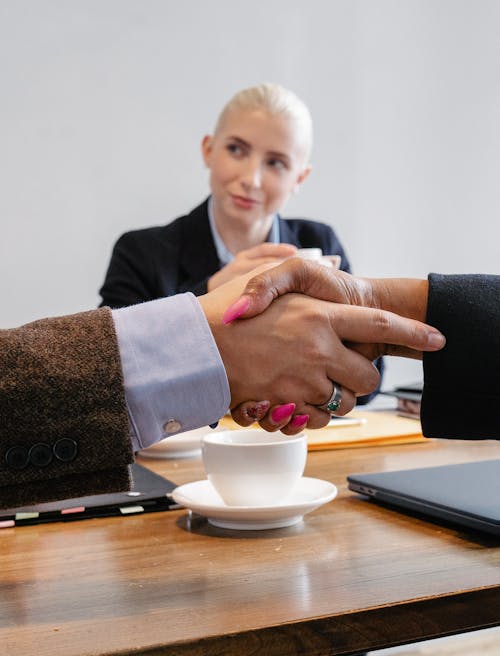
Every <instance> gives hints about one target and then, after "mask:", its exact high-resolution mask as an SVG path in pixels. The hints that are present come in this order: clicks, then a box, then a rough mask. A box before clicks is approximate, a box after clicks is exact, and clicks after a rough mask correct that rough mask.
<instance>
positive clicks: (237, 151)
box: [227, 143, 243, 155]
mask: <svg viewBox="0 0 500 656" xmlns="http://www.w3.org/2000/svg"><path fill="white" fill-rule="evenodd" d="M227 150H228V152H230V153H231V154H232V155H241V154H242V153H243V148H242V147H241V146H240V145H239V144H235V143H233V144H228V145H227Z"/></svg>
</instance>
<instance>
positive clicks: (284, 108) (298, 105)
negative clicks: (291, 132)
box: [215, 83, 313, 161]
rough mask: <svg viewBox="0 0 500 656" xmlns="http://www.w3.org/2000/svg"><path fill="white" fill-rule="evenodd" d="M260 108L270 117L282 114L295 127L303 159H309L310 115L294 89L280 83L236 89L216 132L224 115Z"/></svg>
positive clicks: (220, 121) (219, 122) (311, 129)
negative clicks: (299, 138) (291, 89)
mask: <svg viewBox="0 0 500 656" xmlns="http://www.w3.org/2000/svg"><path fill="white" fill-rule="evenodd" d="M249 109H261V110H264V111H265V112H268V113H269V114H271V116H280V115H281V116H284V117H286V118H288V119H290V120H291V121H292V122H293V123H294V124H295V126H296V128H297V132H298V133H299V135H300V137H301V138H302V141H303V145H304V153H305V159H306V161H309V157H310V155H311V149H312V141H313V127H312V117H311V113H310V112H309V109H308V108H307V106H306V104H305V103H304V102H303V101H302V100H301V99H300V98H299V97H298V96H297V95H295V93H293V91H290V90H289V89H285V87H282V86H280V85H279V84H271V83H264V84H259V85H257V86H255V87H249V88H248V89H242V90H241V91H238V92H237V93H236V94H235V95H234V96H233V97H232V98H231V99H230V100H229V102H228V103H226V105H225V106H224V107H223V109H222V111H221V113H220V114H219V117H218V119H217V123H216V125H215V134H217V132H218V131H219V129H220V128H221V126H222V124H223V123H224V121H225V119H226V117H227V115H228V114H229V113H230V112H232V111H234V110H249Z"/></svg>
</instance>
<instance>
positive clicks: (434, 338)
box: [427, 332, 446, 349]
mask: <svg viewBox="0 0 500 656" xmlns="http://www.w3.org/2000/svg"><path fill="white" fill-rule="evenodd" d="M427 343H428V344H429V346H430V347H432V348H435V349H441V348H443V346H444V345H445V344H446V338H445V336H444V335H442V334H441V333H438V332H436V333H429V336H428V337H427Z"/></svg>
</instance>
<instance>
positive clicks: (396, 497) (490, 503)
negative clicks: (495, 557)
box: [347, 460, 500, 535]
mask: <svg viewBox="0 0 500 656" xmlns="http://www.w3.org/2000/svg"><path fill="white" fill-rule="evenodd" d="M347 481H348V485H349V489H350V490H353V491H354V492H359V493H360V494H364V495H366V496H368V497H370V498H371V499H373V500H375V501H380V502H383V503H387V504H390V505H393V506H398V507H400V508H404V509H409V510H412V511H416V512H418V513H421V514H423V515H429V516H431V517H433V518H437V519H441V520H445V521H447V522H452V523H454V524H459V525H461V526H465V527H467V528H473V529H477V530H480V531H485V532H487V533H493V534H494V535H500V460H481V461H479V462H466V463H462V464H458V465H441V466H437V467H423V468H420V469H409V470H408V469H407V470H403V471H386V472H379V473H369V474H351V475H350V476H348V477H347Z"/></svg>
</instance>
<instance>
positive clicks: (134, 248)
mask: <svg viewBox="0 0 500 656" xmlns="http://www.w3.org/2000/svg"><path fill="white" fill-rule="evenodd" d="M311 147H312V120H311V115H310V113H309V110H308V108H307V107H306V105H305V104H304V103H303V102H302V100H300V98H298V97H297V96H296V95H295V94H294V93H292V92H291V91H289V90H288V89H285V88H284V87H281V86H279V85H276V84H261V85H259V86H255V87H251V88H249V89H243V90H242V91H239V92H238V93H237V94H236V95H235V96H233V98H231V100H230V101H229V102H228V103H227V104H226V106H225V107H224V108H223V109H222V112H221V113H220V115H219V117H218V120H217V122H216V125H215V129H214V132H213V134H211V135H206V136H205V137H204V138H203V140H202V142H201V151H202V156H203V159H204V161H205V164H206V166H207V168H208V170H209V182H210V192H211V193H210V196H209V197H208V198H207V199H206V200H205V201H204V202H203V203H201V205H199V206H198V207H196V208H195V209H193V210H192V211H191V212H190V213H189V214H187V215H185V216H181V217H179V218H177V219H175V220H174V221H172V222H171V223H168V224H167V225H164V226H160V227H152V228H146V229H142V230H135V231H132V232H127V233H126V234H124V235H122V236H121V237H120V238H119V239H118V241H117V243H116V245H115V247H114V250H113V254H112V257H111V262H110V265H109V269H108V272H107V275H106V279H105V281H104V285H103V286H102V289H101V296H102V303H101V305H108V306H110V307H113V308H116V307H123V306H126V305H131V304H134V303H138V302H142V301H149V300H153V299H156V298H161V297H164V296H171V295H172V294H177V293H180V292H188V291H189V292H193V293H194V294H195V295H196V296H199V295H201V294H205V293H206V292H207V291H211V290H212V289H214V288H216V287H218V286H219V285H221V284H223V283H224V282H227V281H228V280H231V279H233V278H234V277H236V276H238V275H240V274H243V273H247V272H249V271H252V270H253V269H255V268H256V267H257V266H259V265H261V264H264V263H267V262H279V261H282V260H284V259H286V258H288V257H290V256H292V255H294V254H295V252H296V249H297V248H308V247H316V248H321V249H322V250H323V253H324V254H325V255H338V256H340V258H341V263H340V268H341V269H342V270H343V271H349V270H350V267H349V262H348V259H347V257H346V254H345V252H344V249H343V248H342V245H341V244H340V242H339V240H338V239H337V237H336V235H335V233H334V231H333V230H332V229H331V228H330V226H328V225H325V224H323V223H319V222H317V221H309V220H306V219H283V218H281V216H280V212H281V211H282V210H283V208H284V207H285V205H286V203H287V201H288V199H289V198H290V196H291V195H292V194H294V193H296V192H297V191H298V189H299V188H300V186H301V185H302V183H303V182H304V181H305V180H306V178H307V177H308V175H309V173H310V171H311V166H310V154H311Z"/></svg>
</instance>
